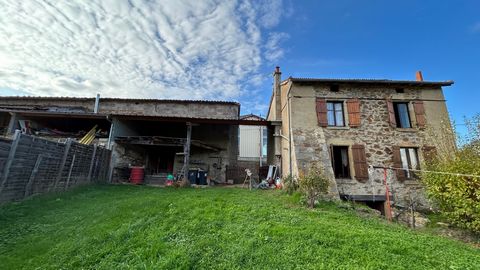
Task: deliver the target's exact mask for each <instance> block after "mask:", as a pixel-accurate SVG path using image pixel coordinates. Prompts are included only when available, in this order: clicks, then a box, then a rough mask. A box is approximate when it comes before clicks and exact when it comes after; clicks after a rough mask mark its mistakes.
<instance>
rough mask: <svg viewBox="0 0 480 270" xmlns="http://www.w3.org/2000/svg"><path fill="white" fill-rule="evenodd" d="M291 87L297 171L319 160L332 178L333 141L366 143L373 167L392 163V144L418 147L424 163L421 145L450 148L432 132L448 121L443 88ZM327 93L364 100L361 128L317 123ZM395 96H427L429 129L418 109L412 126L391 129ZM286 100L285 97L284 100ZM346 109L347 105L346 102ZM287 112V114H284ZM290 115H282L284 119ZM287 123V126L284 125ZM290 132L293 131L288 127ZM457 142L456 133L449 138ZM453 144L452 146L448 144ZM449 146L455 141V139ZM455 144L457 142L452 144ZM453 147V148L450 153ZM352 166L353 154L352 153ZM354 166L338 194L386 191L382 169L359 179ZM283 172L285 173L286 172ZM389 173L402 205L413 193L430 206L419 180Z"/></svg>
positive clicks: (407, 98) (406, 98) (340, 183)
mask: <svg viewBox="0 0 480 270" xmlns="http://www.w3.org/2000/svg"><path fill="white" fill-rule="evenodd" d="M290 91H291V96H292V98H291V108H292V114H291V116H290V117H291V124H292V133H293V140H292V141H293V145H292V159H293V160H294V162H293V168H292V169H293V171H294V174H297V175H298V173H299V172H302V171H305V170H306V169H307V168H308V167H309V166H311V164H313V163H319V164H320V165H321V166H323V167H324V168H325V173H326V174H327V175H329V176H330V177H332V178H333V169H332V166H331V158H330V153H329V147H330V145H343V146H352V145H354V144H361V145H364V146H365V152H366V157H367V162H368V165H375V166H387V167H388V166H393V155H392V147H393V146H400V147H416V148H418V155H419V159H420V163H421V166H422V165H423V164H424V157H423V154H422V152H421V148H422V146H424V145H428V146H436V147H437V148H439V147H445V144H443V143H438V140H437V141H436V140H434V139H433V137H432V135H433V134H435V133H433V134H432V133H430V132H427V131H428V130H431V129H436V131H437V134H438V132H443V133H444V131H442V129H441V126H442V125H443V124H445V123H449V119H448V112H447V111H446V106H445V101H444V97H443V93H442V90H441V89H440V88H438V89H419V88H406V89H404V93H396V91H395V88H387V87H378V86H377V87H358V86H355V87H353V86H351V87H347V86H340V91H339V92H331V91H330V88H329V86H326V85H324V86H322V85H316V86H313V85H295V84H294V85H293V86H292V89H291V90H290ZM316 97H322V98H327V100H328V99H332V100H346V99H349V98H359V99H360V101H361V125H360V127H357V128H350V127H348V126H347V127H327V128H321V127H319V126H318V123H317V116H316V107H315V106H316V105H315V98H316ZM387 98H389V99H393V100H403V101H412V100H423V101H424V105H425V111H426V112H425V114H426V115H425V116H426V122H427V128H426V129H420V128H418V127H417V125H416V122H415V115H414V113H413V107H412V106H411V107H410V108H409V111H410V119H411V122H412V126H413V128H409V129H400V128H392V127H391V126H390V124H389V122H388V109H387V103H386V99H387ZM285 102H286V100H285ZM344 107H345V106H344ZM285 115H286V114H284V116H285ZM345 118H346V119H345V121H346V123H348V114H347V113H346V109H345ZM286 121H288V117H284V118H283V123H285V122H286ZM284 126H287V127H288V124H287V125H284ZM285 131H288V130H285ZM445 138H446V139H448V140H451V141H454V139H453V137H451V136H450V137H449V136H445ZM447 145H448V144H447ZM450 145H454V143H451V144H450ZM453 147H454V146H453ZM282 150H283V152H284V155H283V157H284V162H283V166H288V162H285V159H288V157H289V154H288V151H289V148H288V144H283V146H282ZM451 150H453V149H449V151H451ZM350 164H352V157H351V153H350ZM350 167H351V175H352V179H336V181H335V182H336V183H337V186H338V187H337V188H338V192H340V193H342V194H349V195H385V187H384V185H383V171H381V172H377V171H372V172H371V174H370V178H369V180H368V181H366V182H359V181H357V180H355V172H354V170H353V166H350ZM285 171H288V170H284V175H285ZM390 174H392V176H391V177H390V176H389V179H388V181H389V185H390V188H391V190H392V193H393V194H394V197H395V200H396V201H397V203H399V204H406V203H407V201H408V200H409V198H410V197H412V196H414V197H415V198H416V200H417V201H419V203H420V204H421V206H423V207H425V208H426V207H428V202H427V201H426V199H425V197H424V196H423V192H422V187H421V185H420V183H419V182H418V180H405V181H403V182H400V181H397V180H396V179H395V177H394V176H393V173H392V172H390Z"/></svg>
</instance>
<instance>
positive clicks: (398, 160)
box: [393, 146, 405, 181]
mask: <svg viewBox="0 0 480 270" xmlns="http://www.w3.org/2000/svg"><path fill="white" fill-rule="evenodd" d="M393 167H394V168H402V157H401V156H400V147H398V146H394V147H393ZM395 174H396V175H397V180H399V181H403V180H405V171H404V170H402V169H395Z"/></svg>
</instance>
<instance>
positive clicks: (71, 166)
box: [65, 154, 75, 190]
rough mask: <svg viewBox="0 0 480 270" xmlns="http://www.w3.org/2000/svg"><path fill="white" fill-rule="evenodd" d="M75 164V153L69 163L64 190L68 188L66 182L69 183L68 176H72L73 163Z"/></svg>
mask: <svg viewBox="0 0 480 270" xmlns="http://www.w3.org/2000/svg"><path fill="white" fill-rule="evenodd" d="M74 164H75V154H73V157H72V163H71V164H70V169H69V170H68V177H67V182H66V183H65V190H67V189H68V183H70V176H72V170H73V165H74Z"/></svg>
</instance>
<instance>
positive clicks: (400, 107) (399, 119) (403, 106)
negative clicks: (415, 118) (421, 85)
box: [393, 102, 412, 128]
mask: <svg viewBox="0 0 480 270" xmlns="http://www.w3.org/2000/svg"><path fill="white" fill-rule="evenodd" d="M393 109H394V111H395V120H396V123H397V127H399V128H411V127H412V125H411V123H410V115H409V113H408V103H407V102H394V103H393Z"/></svg>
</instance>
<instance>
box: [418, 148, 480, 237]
mask: <svg viewBox="0 0 480 270" xmlns="http://www.w3.org/2000/svg"><path fill="white" fill-rule="evenodd" d="M428 170H430V171H437V172H438V171H440V172H448V173H455V174H467V175H480V155H479V152H478V151H477V147H476V146H475V145H472V144H470V145H467V146H464V147H463V148H462V149H460V150H459V151H457V153H455V154H454V157H453V158H451V159H448V160H437V161H436V162H432V163H431V164H429V165H428ZM422 180H423V182H424V183H425V185H426V187H427V193H428V195H429V196H430V197H431V198H432V199H433V200H434V201H435V203H436V204H437V206H438V207H439V208H440V210H441V211H442V212H443V214H444V215H445V217H447V218H448V219H449V220H450V222H452V223H453V224H456V225H457V226H459V227H463V228H467V229H470V230H473V231H476V232H480V178H479V177H469V176H462V175H447V174H438V173H424V174H423V176H422Z"/></svg>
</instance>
